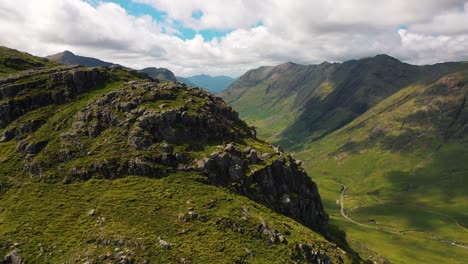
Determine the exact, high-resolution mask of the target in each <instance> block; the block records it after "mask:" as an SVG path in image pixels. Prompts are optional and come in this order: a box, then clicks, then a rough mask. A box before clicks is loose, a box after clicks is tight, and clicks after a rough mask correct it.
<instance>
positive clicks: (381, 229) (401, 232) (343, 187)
mask: <svg viewBox="0 0 468 264" xmlns="http://www.w3.org/2000/svg"><path fill="white" fill-rule="evenodd" d="M347 189H348V186H346V185H345V184H343V183H341V192H340V207H341V208H340V213H341V215H342V216H343V217H344V218H345V219H346V220H348V221H350V222H351V223H353V224H355V225H358V226H362V227H366V228H371V229H374V230H379V231H382V232H385V233H390V234H396V235H404V234H405V232H404V231H392V230H387V229H383V228H380V227H377V226H370V225H365V224H362V223H359V222H357V221H355V220H353V219H352V218H351V217H349V216H348V215H347V214H346V212H345V207H344V200H345V194H346V190H347ZM432 239H434V240H436V241H439V242H441V243H444V244H449V245H452V246H457V247H461V248H463V249H467V250H468V246H464V245H460V244H458V243H456V242H451V241H448V240H444V239H440V238H438V237H436V236H435V235H433V234H432Z"/></svg>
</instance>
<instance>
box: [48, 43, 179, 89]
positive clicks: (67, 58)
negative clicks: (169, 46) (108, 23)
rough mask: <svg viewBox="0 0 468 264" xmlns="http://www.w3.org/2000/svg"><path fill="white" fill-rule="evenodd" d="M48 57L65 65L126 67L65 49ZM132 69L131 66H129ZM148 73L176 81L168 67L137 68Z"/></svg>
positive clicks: (162, 78) (153, 76) (158, 77)
mask: <svg viewBox="0 0 468 264" xmlns="http://www.w3.org/2000/svg"><path fill="white" fill-rule="evenodd" d="M46 58H47V59H49V60H51V61H55V62H59V63H62V64H64V65H83V66H86V67H111V66H116V67H124V66H121V65H119V64H115V63H112V62H107V61H103V60H100V59H96V58H92V57H85V56H80V55H75V54H74V53H73V52H71V51H68V50H65V51H63V52H59V53H57V54H54V55H49V56H47V57H46ZM128 69H130V68H128ZM136 71H138V72H142V73H145V74H148V75H149V76H150V77H152V78H157V79H161V80H166V81H176V78H175V76H174V73H172V72H171V71H170V70H168V69H166V68H157V67H147V68H144V69H141V70H136Z"/></svg>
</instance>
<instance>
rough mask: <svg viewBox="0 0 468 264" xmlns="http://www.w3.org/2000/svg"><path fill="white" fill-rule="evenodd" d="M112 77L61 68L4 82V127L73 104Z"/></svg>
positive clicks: (0, 120) (0, 107) (0, 105)
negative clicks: (38, 111)
mask: <svg viewBox="0 0 468 264" xmlns="http://www.w3.org/2000/svg"><path fill="white" fill-rule="evenodd" d="M109 77H110V76H109V75H108V74H107V73H106V72H105V71H101V70H98V69H89V68H83V67H65V68H62V67H58V68H53V69H47V70H36V71H30V72H28V73H26V74H23V75H20V76H15V77H7V78H5V79H0V100H1V101H0V128H4V127H6V126H7V125H8V124H10V123H11V122H13V121H14V120H16V119H17V118H18V117H20V116H22V115H24V114H25V113H27V112H29V111H32V110H34V109H37V108H39V107H43V106H47V105H51V104H63V103H65V102H69V101H70V100H71V99H72V98H74V97H75V96H76V95H78V94H81V93H83V92H86V91H88V90H90V89H91V88H93V87H96V86H97V85H98V84H100V83H103V82H104V81H106V80H107V79H108V78H109Z"/></svg>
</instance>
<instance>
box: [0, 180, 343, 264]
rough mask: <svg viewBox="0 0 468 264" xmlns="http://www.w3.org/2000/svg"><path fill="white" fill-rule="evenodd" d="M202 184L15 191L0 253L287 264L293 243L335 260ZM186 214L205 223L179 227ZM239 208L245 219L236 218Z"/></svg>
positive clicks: (130, 183)
mask: <svg viewBox="0 0 468 264" xmlns="http://www.w3.org/2000/svg"><path fill="white" fill-rule="evenodd" d="M201 178H203V177H202V176H200V175H196V174H185V173H178V174H172V175H170V176H169V177H166V178H162V179H149V178H144V177H127V178H124V179H118V180H112V181H110V180H90V181H87V182H81V183H73V184H69V185H64V184H45V183H23V184H17V185H15V186H14V187H12V188H11V189H10V190H9V191H8V192H7V193H6V194H4V195H3V196H2V198H1V199H0V208H1V209H0V237H1V238H2V239H0V251H3V252H2V253H3V254H6V253H7V252H8V250H5V247H6V248H8V247H10V246H11V245H12V244H14V243H21V244H20V245H19V246H18V248H19V249H21V256H22V257H23V258H24V259H26V260H27V261H28V262H34V263H44V262H52V263H57V262H66V261H73V260H75V259H80V260H83V259H86V258H87V257H89V258H91V259H96V258H97V257H98V256H102V255H105V254H107V253H110V255H111V256H112V257H114V255H115V248H120V249H121V250H122V251H124V252H125V250H127V249H128V250H130V251H131V252H133V255H132V256H131V257H132V258H133V259H134V260H137V261H142V260H144V259H146V260H150V261H151V263H168V262H178V261H181V259H182V258H183V259H186V260H187V261H191V262H194V263H198V262H201V261H203V262H205V263H212V262H218V263H233V262H235V261H237V260H240V259H242V258H244V257H246V260H247V261H248V262H249V263H272V262H285V263H290V262H292V260H291V259H290V257H288V256H289V255H290V253H291V251H292V248H293V247H294V245H295V243H298V242H312V243H313V244H314V245H316V246H317V247H318V248H322V249H323V250H324V251H326V252H328V254H330V255H331V256H332V257H336V256H337V255H339V254H337V253H335V252H334V251H335V250H333V249H332V246H331V244H330V243H329V242H327V241H325V240H324V239H323V238H322V237H321V236H319V235H317V234H315V233H313V232H312V231H310V230H309V229H307V228H304V227H303V226H302V225H300V224H298V223H296V222H295V221H293V220H291V219H289V218H287V217H284V216H282V215H279V214H276V213H274V212H272V211H271V210H269V209H268V208H266V207H264V206H262V205H259V204H257V203H255V202H253V201H251V200H249V199H247V198H245V197H242V196H239V195H236V194H233V193H230V192H228V191H226V190H224V189H222V188H218V187H215V186H211V185H207V184H204V183H201V182H200V181H199V179H201ZM38 199H40V200H42V201H44V202H41V203H38V202H37V201H38ZM188 208H193V210H194V211H195V212H196V213H197V214H199V215H203V216H205V217H206V219H207V220H206V222H203V221H200V220H198V219H197V220H193V221H189V222H184V221H181V220H179V219H178V215H179V214H180V213H186V212H188V210H189V209H188ZM241 208H246V209H247V210H248V212H249V213H248V214H244V215H243V214H242V211H241ZM91 209H96V215H94V216H89V215H88V212H89V211H90V210H91ZM243 216H244V217H245V219H244V218H242V217H243ZM100 217H105V221H99V219H100ZM262 220H265V221H266V222H267V223H268V224H269V226H270V227H271V228H277V229H278V230H279V231H280V232H281V233H288V232H289V233H290V234H289V235H287V236H286V238H287V240H288V243H287V244H279V245H268V244H267V242H266V238H265V237H262V235H261V234H260V233H259V232H258V231H257V227H258V225H259V224H260V223H261V221H262ZM234 223H235V225H236V226H237V225H238V227H239V230H238V229H237V227H235V228H234V227H233V226H232V225H233V224H234ZM158 236H161V237H162V238H163V239H164V240H166V241H168V242H170V243H172V244H173V246H172V248H171V249H170V250H164V249H161V248H160V247H159V244H158V242H157V237H158ZM103 239H108V240H109V241H112V243H114V241H119V240H121V241H125V243H126V244H125V245H105V244H103V243H101V242H100V241H102V240H103ZM41 248H42V251H41ZM247 251H249V252H252V256H247V255H248V254H247V253H246V252H247ZM135 256H136V257H135Z"/></svg>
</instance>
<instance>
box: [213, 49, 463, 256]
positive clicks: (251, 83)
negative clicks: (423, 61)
mask: <svg viewBox="0 0 468 264" xmlns="http://www.w3.org/2000/svg"><path fill="white" fill-rule="evenodd" d="M467 84H468V64H467V63H463V62H462V63H443V64H436V65H429V66H413V65H408V64H403V63H401V62H399V61H397V60H395V59H393V58H390V57H388V56H382V55H381V56H377V57H374V58H366V59H361V60H357V61H350V62H345V63H342V64H328V63H323V64H320V65H311V66H303V65H297V64H292V63H287V64H283V65H280V66H277V67H262V68H259V69H257V70H252V71H249V72H248V73H246V74H245V75H244V76H242V77H241V78H240V79H239V81H238V82H236V83H234V84H233V85H232V86H231V87H230V88H228V89H227V90H226V92H225V93H223V94H222V96H223V97H224V98H226V99H227V100H228V101H230V102H232V104H233V106H234V107H235V108H236V109H237V110H239V111H240V114H241V116H242V117H244V118H247V120H249V121H251V122H252V123H254V124H255V125H256V126H257V127H258V132H259V135H263V136H268V137H270V138H272V139H276V140H277V143H280V144H281V145H282V146H285V147H286V148H289V149H291V150H294V151H295V153H294V156H295V157H296V158H298V159H301V160H303V161H304V162H303V163H304V165H303V166H304V167H305V168H306V169H307V170H308V171H309V172H311V173H312V175H314V180H315V181H317V183H318V184H319V186H321V194H322V198H323V201H324V205H325V207H326V208H327V209H328V210H329V211H328V212H329V213H330V219H331V223H332V224H336V225H338V226H339V227H340V228H343V229H344V230H345V231H346V233H347V235H348V239H349V241H350V243H351V245H352V246H355V247H356V248H359V249H360V250H361V249H362V248H363V247H364V248H367V249H371V250H373V251H376V252H378V253H379V254H381V255H383V256H384V257H385V258H387V259H389V260H390V261H391V262H395V263H423V262H424V263H463V261H464V259H466V257H467V248H466V246H465V245H466V244H467V243H468V241H466V230H467V226H468V222H467V221H468V215H467V213H466V205H467V204H468V197H467V195H466V190H467V188H468V185H467V181H466V179H467V176H468V174H467V172H468V167H467V166H466V159H467V158H468V127H467V124H468V107H467V103H466V102H467V101H466V99H467V95H468V85H467ZM262 130H264V132H262ZM344 186H346V188H345V187H344ZM340 197H342V199H341V198H340ZM345 216H346V217H347V218H346V217H345ZM369 241H379V243H373V242H369ZM360 252H361V253H363V252H364V251H360Z"/></svg>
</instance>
